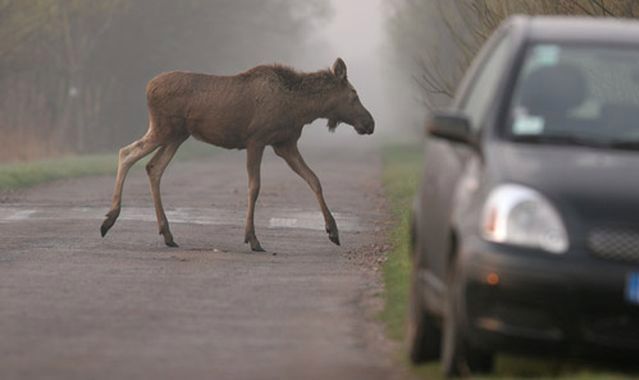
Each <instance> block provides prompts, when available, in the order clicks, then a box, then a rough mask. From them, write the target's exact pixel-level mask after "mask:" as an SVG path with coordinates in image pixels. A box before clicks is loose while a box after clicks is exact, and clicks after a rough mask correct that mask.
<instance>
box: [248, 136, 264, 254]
mask: <svg viewBox="0 0 639 380" xmlns="http://www.w3.org/2000/svg"><path fill="white" fill-rule="evenodd" d="M263 153H264V146H263V145H262V146H248V147H247V148H246V171H247V172H248V179H249V181H248V210H247V212H246V229H245V233H244V242H245V243H249V244H250V245H251V250H253V251H264V249H263V248H262V246H261V245H260V242H259V241H258V240H257V237H256V236H255V224H254V222H253V216H254V213H255V202H256V201H257V196H258V195H259V193H260V166H261V165H262V154H263Z"/></svg>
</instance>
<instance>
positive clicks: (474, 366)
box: [441, 265, 494, 377]
mask: <svg viewBox="0 0 639 380" xmlns="http://www.w3.org/2000/svg"><path fill="white" fill-rule="evenodd" d="M448 290H449V291H448V296H447V297H446V306H445V307H446V310H445V315H444V321H443V331H442V343H441V347H442V351H441V365H442V372H443V373H444V376H446V377H464V376H470V375H471V374H473V373H475V374H487V373H490V372H492V371H493V369H494V354H493V353H492V352H486V351H482V350H479V349H477V348H475V347H473V346H472V345H471V344H470V343H469V341H468V339H467V333H466V325H465V324H464V318H465V315H464V311H463V305H464V302H463V297H464V295H463V291H462V290H463V285H462V284H461V281H460V276H459V268H458V267H457V265H455V266H454V268H452V270H451V273H450V275H449V277H448Z"/></svg>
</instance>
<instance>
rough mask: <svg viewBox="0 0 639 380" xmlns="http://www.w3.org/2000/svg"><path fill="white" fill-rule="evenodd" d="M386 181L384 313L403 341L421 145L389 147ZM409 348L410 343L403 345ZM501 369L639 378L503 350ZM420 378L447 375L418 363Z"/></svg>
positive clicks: (575, 378) (580, 377)
mask: <svg viewBox="0 0 639 380" xmlns="http://www.w3.org/2000/svg"><path fill="white" fill-rule="evenodd" d="M383 163H384V172H383V181H384V188H385V193H386V196H387V199H388V200H389V206H390V209H391V212H392V216H393V218H394V219H395V222H396V224H395V226H396V227H395V228H394V229H393V230H392V231H391V234H390V239H391V243H392V246H393V249H392V251H391V252H390V253H389V255H388V259H387V261H386V263H385V264H384V268H383V277H384V288H385V292H384V302H385V303H384V310H383V311H382V314H381V318H382V320H383V321H384V323H385V325H386V331H387V333H388V335H389V336H390V337H391V338H392V339H394V340H397V341H400V342H402V341H403V340H404V328H405V325H404V323H405V320H406V313H407V310H408V291H409V278H410V270H411V262H410V259H409V251H408V250H409V244H408V241H409V240H408V239H409V216H410V206H411V203H412V200H413V196H414V194H415V191H416V190H417V187H418V184H419V177H420V175H421V165H422V147H421V146H420V145H393V146H388V147H386V148H384V150H383ZM402 349H404V347H402ZM399 355H401V360H402V361H403V362H405V363H406V365H407V366H408V365H410V364H409V363H408V358H407V357H406V354H405V352H403V351H402V352H400V353H399ZM496 369H497V370H496V373H495V374H494V375H493V376H490V377H486V378H487V379H513V378H536V379H544V378H559V379H563V380H604V379H605V380H615V379H631V378H638V377H639V373H638V372H636V370H635V372H634V373H631V374H627V375H624V374H617V373H612V372H608V371H607V370H606V369H602V368H597V367H592V366H591V365H586V364H584V363H581V362H575V361H568V360H565V359H557V360H543V359H531V358H519V357H512V356H505V355H500V356H498V358H497V366H496ZM414 373H415V374H416V375H417V376H418V377H419V378H424V379H429V380H432V379H441V378H442V375H441V371H440V369H439V364H438V363H431V364H426V365H424V366H419V367H414Z"/></svg>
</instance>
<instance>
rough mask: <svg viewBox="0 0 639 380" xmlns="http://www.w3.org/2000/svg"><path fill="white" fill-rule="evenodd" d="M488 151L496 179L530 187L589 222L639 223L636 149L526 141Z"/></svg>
mask: <svg viewBox="0 0 639 380" xmlns="http://www.w3.org/2000/svg"><path fill="white" fill-rule="evenodd" d="M490 150H491V154H490V155H489V156H490V157H487V159H489V160H491V161H492V164H494V165H491V166H493V167H494V169H495V171H494V172H493V173H494V174H495V175H496V177H497V178H495V179H496V180H497V181H498V182H500V183H505V182H512V183H519V184H523V185H527V186H529V187H532V188H534V189H536V190H538V191H539V192H541V193H542V194H544V195H545V196H546V197H547V198H549V199H550V200H551V201H552V202H553V203H555V204H556V205H557V206H558V208H559V209H560V210H562V211H563V212H564V213H569V214H573V215H574V216H579V218H580V219H581V220H582V221H584V222H586V223H588V224H592V223H596V224H600V223H623V224H627V223H632V224H633V225H637V226H639V152H638V151H628V150H612V149H599V148H590V147H582V146H557V145H541V144H526V143H498V144H495V146H494V147H493V149H490Z"/></svg>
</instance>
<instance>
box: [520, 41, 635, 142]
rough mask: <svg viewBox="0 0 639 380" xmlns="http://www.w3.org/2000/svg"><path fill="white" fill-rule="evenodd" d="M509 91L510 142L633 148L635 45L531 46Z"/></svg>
mask: <svg viewBox="0 0 639 380" xmlns="http://www.w3.org/2000/svg"><path fill="white" fill-rule="evenodd" d="M513 95H514V96H513V100H512V103H511V107H510V111H509V118H508V129H509V132H510V133H509V135H510V137H511V138H512V139H514V140H517V141H525V142H533V143H557V144H579V145H596V146H605V147H613V148H622V149H637V148H639V47H637V48H630V47H614V46H612V47H611V46H585V45H562V44H535V45H532V46H531V47H529V48H528V51H527V52H526V55H525V61H524V65H523V67H522V69H521V71H520V73H519V78H518V80H517V83H516V87H515V92H514V94H513Z"/></svg>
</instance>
